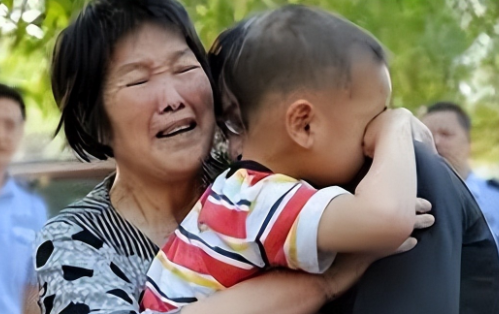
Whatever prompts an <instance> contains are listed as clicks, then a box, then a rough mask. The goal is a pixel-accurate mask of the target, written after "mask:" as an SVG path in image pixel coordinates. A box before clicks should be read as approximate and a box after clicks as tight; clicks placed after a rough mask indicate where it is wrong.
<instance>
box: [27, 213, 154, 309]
mask: <svg viewBox="0 0 499 314" xmlns="http://www.w3.org/2000/svg"><path fill="white" fill-rule="evenodd" d="M35 244H36V251H35V269H36V272H37V277H38V282H39V286H40V306H41V309H42V314H49V313H51V314H62V313H93V314H134V313H135V314H137V313H139V302H138V300H139V297H140V293H141V289H142V286H143V283H142V285H139V284H138V282H136V280H137V276H138V277H140V276H139V275H140V274H133V273H129V272H124V271H123V269H124V268H123V267H122V265H123V263H125V262H124V261H123V260H120V256H118V255H117V254H116V252H114V251H113V249H111V248H110V247H109V246H107V245H106V244H105V243H104V242H103V241H101V240H100V239H99V238H98V237H96V236H95V235H93V234H92V233H91V232H90V231H88V230H85V229H83V228H81V227H80V226H78V225H76V224H71V223H68V222H67V221H53V222H51V223H49V224H47V225H46V226H45V227H44V228H43V229H42V231H41V232H40V233H39V234H38V236H37V239H36V241H35ZM129 262H132V261H131V260H129ZM152 313H153V312H152Z"/></svg>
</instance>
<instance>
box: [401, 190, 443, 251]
mask: <svg viewBox="0 0 499 314" xmlns="http://www.w3.org/2000/svg"><path fill="white" fill-rule="evenodd" d="M430 210H431V203H430V202H428V201H427V200H425V199H423V198H417V199H416V221H415V223H414V229H426V228H429V227H431V226H433V224H434V223H435V217H434V216H433V215H431V214H428V213H429V212H430ZM417 243H418V241H417V240H416V238H413V237H409V238H407V240H405V241H404V243H402V245H401V246H399V248H398V249H397V250H396V251H395V252H394V253H393V254H398V253H404V252H407V251H410V250H412V249H413V248H414V247H415V246H416V244H417Z"/></svg>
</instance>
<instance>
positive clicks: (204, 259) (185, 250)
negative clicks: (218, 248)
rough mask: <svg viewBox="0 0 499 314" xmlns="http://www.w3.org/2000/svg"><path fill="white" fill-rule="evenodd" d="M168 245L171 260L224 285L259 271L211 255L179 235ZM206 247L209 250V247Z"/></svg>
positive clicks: (241, 279)
mask: <svg viewBox="0 0 499 314" xmlns="http://www.w3.org/2000/svg"><path fill="white" fill-rule="evenodd" d="M173 237H174V236H172V238H173ZM169 243H170V241H169ZM167 246H168V244H167V245H165V247H164V248H163V251H164V252H165V253H166V256H167V257H168V259H169V260H170V261H171V262H173V263H175V264H177V265H180V266H183V267H185V268H187V269H190V270H192V271H194V272H197V273H199V274H209V275H211V276H213V277H214V278H215V279H216V280H217V281H218V282H219V283H220V284H221V285H222V286H224V287H230V286H233V285H235V284H236V283H238V282H241V281H243V280H245V279H248V278H249V277H251V276H253V275H255V273H257V272H258V271H259V269H258V268H252V269H249V270H247V269H242V268H239V267H236V266H232V265H230V264H226V263H224V262H223V261H220V260H218V259H216V258H214V257H212V256H210V255H209V254H207V253H206V252H205V251H204V250H203V249H201V248H198V247H196V246H194V245H191V244H189V243H186V242H184V241H182V240H181V239H179V238H177V237H175V239H174V240H173V241H172V243H171V245H169V246H168V247H167ZM206 249H207V250H209V248H206Z"/></svg>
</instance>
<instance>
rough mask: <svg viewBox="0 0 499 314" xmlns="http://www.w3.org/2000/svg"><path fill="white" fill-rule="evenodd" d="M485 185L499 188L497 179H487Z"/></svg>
mask: <svg viewBox="0 0 499 314" xmlns="http://www.w3.org/2000/svg"><path fill="white" fill-rule="evenodd" d="M487 185H488V186H490V187H492V188H494V189H498V190H499V181H498V180H496V179H490V180H487Z"/></svg>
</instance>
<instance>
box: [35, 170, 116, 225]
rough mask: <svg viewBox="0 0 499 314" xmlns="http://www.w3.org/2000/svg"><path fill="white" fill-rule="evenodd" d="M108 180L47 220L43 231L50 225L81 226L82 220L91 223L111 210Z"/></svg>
mask: <svg viewBox="0 0 499 314" xmlns="http://www.w3.org/2000/svg"><path fill="white" fill-rule="evenodd" d="M108 180H109V178H106V179H105V180H104V181H102V182H101V183H100V184H99V185H97V186H96V187H95V188H94V189H93V190H92V191H90V193H88V194H87V195H86V196H85V197H84V198H82V199H80V200H78V201H76V202H74V203H72V204H70V205H68V206H67V207H66V208H64V209H62V210H61V211H60V212H59V213H58V214H57V215H56V216H54V217H52V218H51V219H49V220H48V221H47V222H46V224H45V227H44V229H47V227H48V226H52V225H57V226H59V225H61V224H64V225H81V222H82V219H84V220H86V221H92V220H95V219H98V218H99V217H101V216H102V215H105V214H106V212H108V211H110V210H111V202H110V200H109V189H108Z"/></svg>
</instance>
